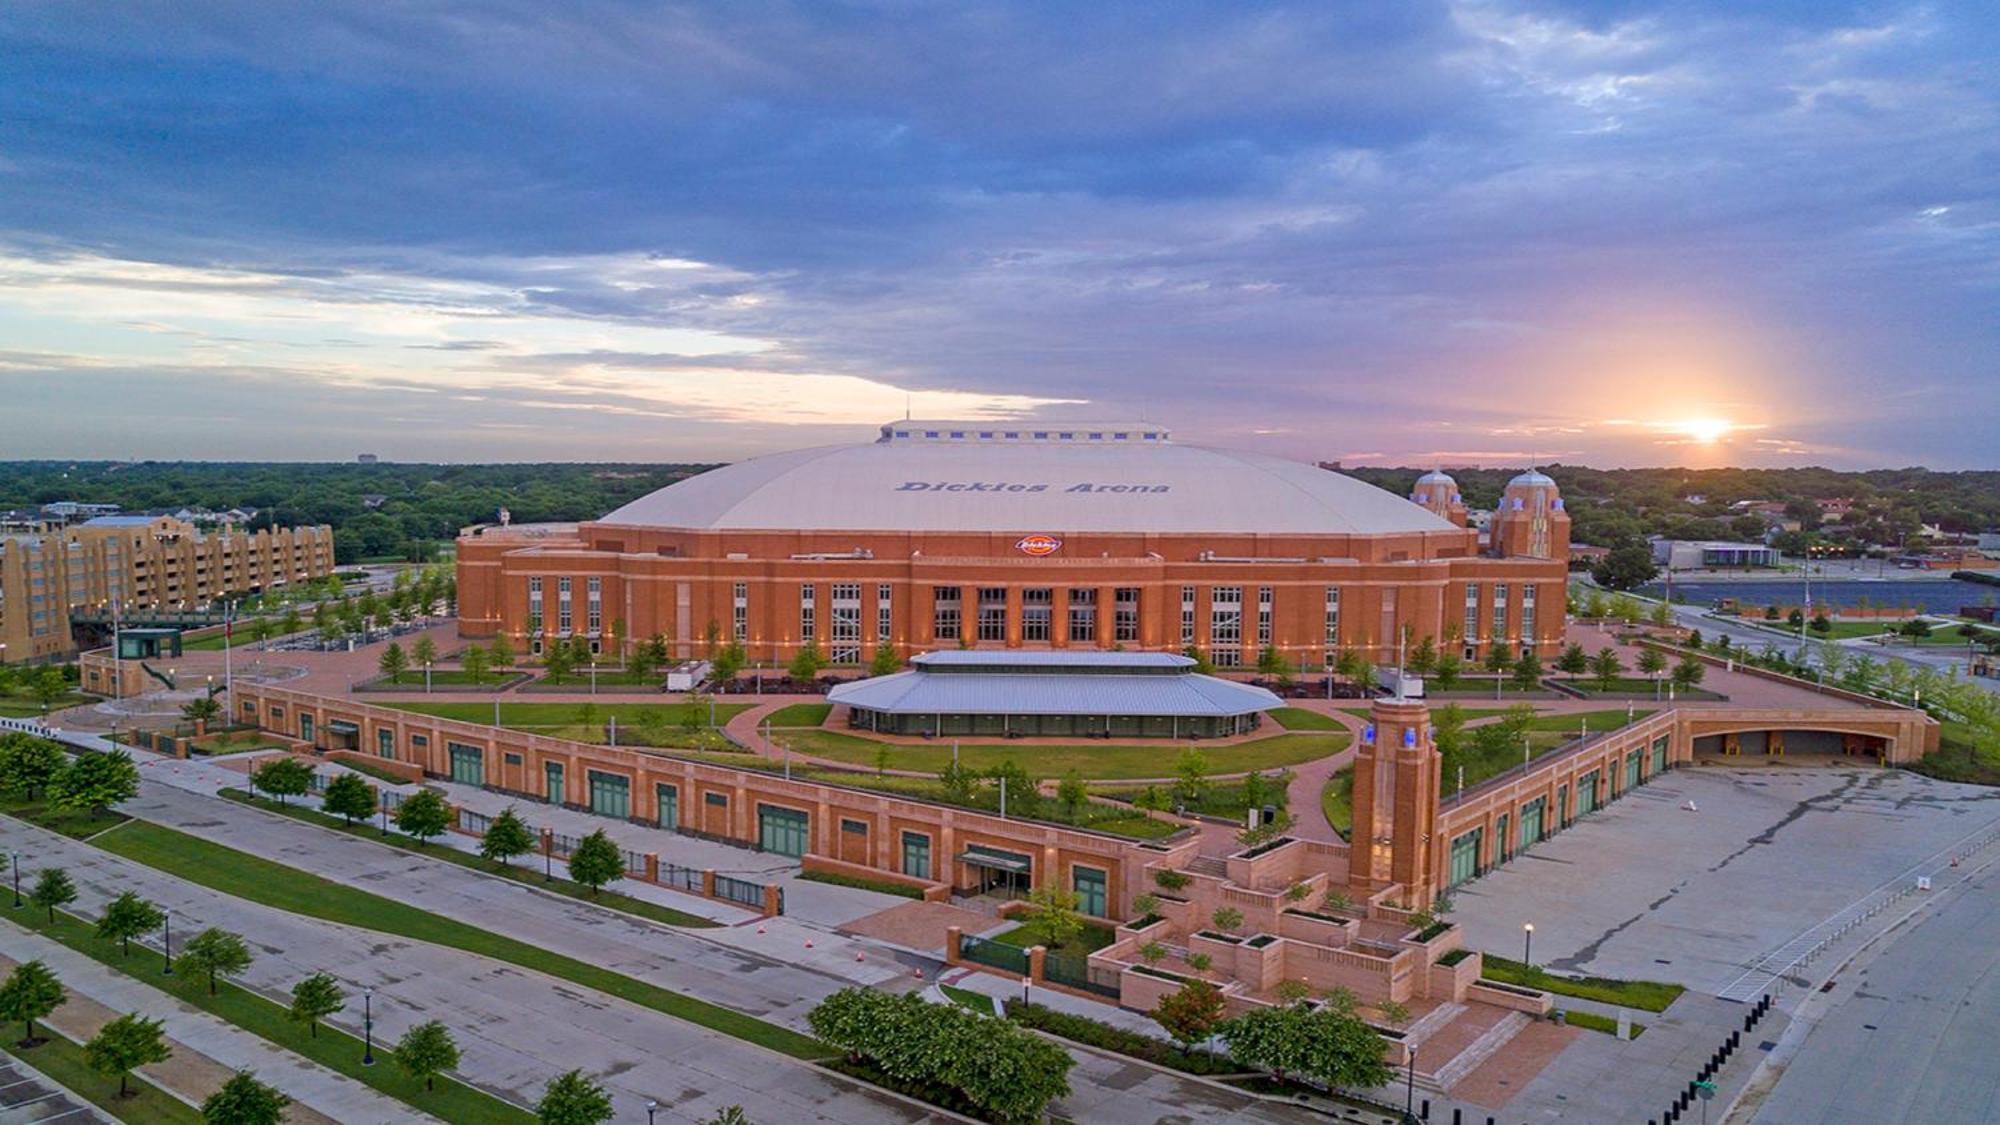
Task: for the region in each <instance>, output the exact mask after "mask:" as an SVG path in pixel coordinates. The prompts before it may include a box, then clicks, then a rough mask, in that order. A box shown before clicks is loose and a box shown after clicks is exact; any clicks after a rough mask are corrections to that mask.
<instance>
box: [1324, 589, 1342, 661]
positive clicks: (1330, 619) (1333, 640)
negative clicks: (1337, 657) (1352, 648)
mask: <svg viewBox="0 0 2000 1125" xmlns="http://www.w3.org/2000/svg"><path fill="white" fill-rule="evenodd" d="M1326 647H1327V648H1328V649H1329V650H1331V649H1336V648H1339V647H1340V587H1338V586H1328V587H1327V588H1326Z"/></svg>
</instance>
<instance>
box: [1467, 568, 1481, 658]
mask: <svg viewBox="0 0 2000 1125" xmlns="http://www.w3.org/2000/svg"><path fill="white" fill-rule="evenodd" d="M1465 643H1466V644H1467V645H1475V644H1478V643H1479V583H1477V582H1467V583H1466V584H1465Z"/></svg>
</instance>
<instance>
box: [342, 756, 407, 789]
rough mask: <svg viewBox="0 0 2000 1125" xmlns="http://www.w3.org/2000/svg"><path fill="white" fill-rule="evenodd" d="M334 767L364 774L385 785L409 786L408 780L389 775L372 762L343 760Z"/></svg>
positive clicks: (396, 775)
mask: <svg viewBox="0 0 2000 1125" xmlns="http://www.w3.org/2000/svg"><path fill="white" fill-rule="evenodd" d="M334 765H337V766H345V767H347V768H348V769H351V770H353V771H354V772H355V773H359V774H366V775H367V776H369V777H372V778H374V779H375V780H377V781H380V782H382V783H384V784H386V785H408V784H410V779H409V778H407V777H402V776H400V775H398V774H393V773H390V772H389V771H388V770H385V769H383V768H382V767H381V766H378V765H376V764H375V763H373V762H363V761H357V760H354V759H344V760H340V761H336V762H335V763H334Z"/></svg>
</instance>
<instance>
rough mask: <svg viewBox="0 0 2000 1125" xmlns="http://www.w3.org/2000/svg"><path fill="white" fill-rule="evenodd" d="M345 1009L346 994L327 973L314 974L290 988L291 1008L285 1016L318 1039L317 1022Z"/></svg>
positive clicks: (286, 1011)
mask: <svg viewBox="0 0 2000 1125" xmlns="http://www.w3.org/2000/svg"><path fill="white" fill-rule="evenodd" d="M345 1007H347V994H346V993H344V992H342V991H341V990H340V985H339V984H338V983H337V982H336V981H335V980H334V979H333V976H332V975H331V974H329V973H314V974H313V975H311V976H309V977H307V978H305V979H304V980H301V981H300V982H299V983H297V984H295V985H293V986H292V1003H291V1007H289V1008H287V1009H286V1010H285V1014H286V1015H288V1016H290V1017H291V1018H292V1019H293V1020H294V1021H296V1022H298V1023H302V1024H305V1025H306V1027H307V1029H308V1031H309V1032H310V1034H311V1035H312V1037H313V1038H315V1039H317V1038H319V1021H321V1020H323V1019H325V1018H326V1017H328V1016H330V1015H332V1014H334V1013H335V1012H338V1011H340V1010H341V1009H342V1008H345Z"/></svg>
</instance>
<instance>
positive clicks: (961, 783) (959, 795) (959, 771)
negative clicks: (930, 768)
mask: <svg viewBox="0 0 2000 1125" xmlns="http://www.w3.org/2000/svg"><path fill="white" fill-rule="evenodd" d="M938 784H940V785H942V786H944V792H945V796H946V797H947V798H949V799H950V800H951V801H952V802H954V803H956V804H960V805H963V804H966V803H968V802H970V801H971V800H972V795H973V793H974V792H975V791H977V790H978V788H979V775H978V774H977V773H975V772H974V771H972V770H971V769H968V768H967V767H965V766H963V765H961V764H959V762H958V761H957V760H956V759H953V760H952V761H950V762H947V763H946V764H945V767H944V769H942V770H939V771H938Z"/></svg>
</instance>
